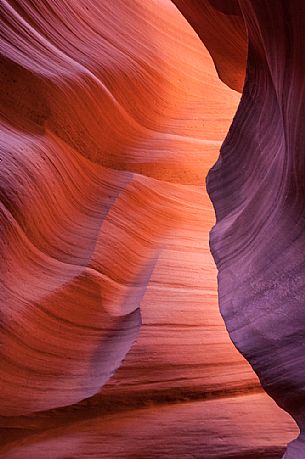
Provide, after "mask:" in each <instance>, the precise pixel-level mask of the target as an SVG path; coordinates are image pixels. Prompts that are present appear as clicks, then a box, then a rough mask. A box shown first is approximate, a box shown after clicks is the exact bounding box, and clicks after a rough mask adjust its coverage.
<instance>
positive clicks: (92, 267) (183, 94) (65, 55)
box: [0, 0, 296, 459]
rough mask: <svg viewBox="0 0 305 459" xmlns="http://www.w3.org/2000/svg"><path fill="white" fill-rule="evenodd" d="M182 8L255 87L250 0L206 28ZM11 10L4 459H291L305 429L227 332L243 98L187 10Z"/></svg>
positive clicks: (12, 3)
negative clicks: (218, 202)
mask: <svg viewBox="0 0 305 459" xmlns="http://www.w3.org/2000/svg"><path fill="white" fill-rule="evenodd" d="M175 3H176V4H177V6H178V7H179V9H180V10H181V11H182V12H183V13H184V14H185V16H186V17H187V19H188V20H190V22H191V24H192V25H193V26H194V27H195V29H196V31H197V32H198V33H199V35H200V37H201V38H202V39H203V41H204V42H205V43H206V46H207V48H208V49H209V51H210V53H211V55H212V57H213V59H214V61H215V62H216V67H217V71H218V73H219V75H220V77H221V78H222V79H223V81H225V82H226V83H227V84H228V85H229V86H231V87H232V88H235V89H238V90H240V89H241V87H242V85H243V80H244V65H245V56H246V45H247V42H246V39H245V28H244V22H243V19H242V17H241V15H240V10H239V9H238V8H237V7H236V4H235V3H233V2H232V3H230V5H229V3H228V2H227V3H226V6H227V8H228V5H229V6H230V8H229V10H228V9H227V8H226V9H225V10H224V9H223V7H222V5H221V2H219V1H216V0H213V2H212V1H211V4H209V5H208V4H207V3H206V5H205V6H206V9H205V10H204V11H205V14H206V16H205V17H206V18H207V19H206V23H205V25H204V27H201V26H200V27H199V25H198V24H197V23H195V22H194V21H195V19H196V16H193V13H192V11H194V10H193V6H195V7H196V8H197V6H196V3H195V2H194V3H192V2H182V1H179V2H178V0H177V1H175ZM189 7H190V8H191V10H190V12H189V13H187V12H186V10H185V9H186V8H189ZM0 10H1V17H2V22H1V25H0V49H1V62H0V65H1V72H0V79H1V86H2V88H3V90H2V91H1V93H0V99H1V120H0V123H1V124H0V132H1V139H0V159H1V161H0V209H1V211H0V215H1V227H0V231H1V238H0V253H1V270H0V280H1V291H0V292H1V293H0V298H1V329H0V339H1V347H0V352H1V362H2V364H1V366H0V408H1V415H2V416H3V417H2V418H1V419H0V422H1V427H2V429H1V431H0V434H1V436H2V437H1V457H3V458H6V459H13V458H17V457H18V458H21V457H22V459H27V458H29V459H30V458H32V457H39V456H40V457H41V458H43V457H44V455H47V454H49V452H50V451H52V454H53V457H54V458H58V459H59V458H60V459H61V458H64V457H68V456H69V457H86V455H87V454H89V453H90V454H92V455H94V454H95V455H96V457H105V459H106V458H107V459H108V458H112V457H113V458H115V457H122V450H123V451H124V453H123V454H124V455H123V457H127V454H129V457H131V456H132V457H135V458H136V457H139V458H149V457H163V456H164V455H169V457H173V458H174V457H188V456H189V455H190V454H192V456H193V457H198V458H202V457H206V458H212V457H214V458H217V459H220V458H227V459H229V458H233V457H234V458H240V459H241V458H242V459H246V458H253V457H257V456H258V455H259V457H266V458H267V457H268V458H271V457H272V458H276V457H278V456H279V454H281V453H282V451H283V448H284V446H285V444H286V443H287V441H289V440H290V439H292V438H293V437H294V436H295V433H296V429H295V426H294V423H293V422H292V421H291V420H290V419H289V417H288V416H286V414H285V413H284V412H282V411H281V410H279V409H278V407H277V406H276V405H274V404H273V403H272V401H271V400H270V399H268V397H267V396H266V395H264V394H263V393H261V389H260V386H259V383H258V380H257V378H256V375H255V374H254V373H253V372H252V370H251V368H250V366H249V365H247V363H246V362H245V361H244V359H242V357H241V356H240V354H239V353H238V352H237V351H236V349H235V348H234V347H233V345H232V343H231V342H230V340H229V337H228V336H227V333H226V330H225V328H224V325H223V323H222V321H221V317H220V315H219V313H218V308H217V292H216V279H215V277H216V276H215V269H214V266H213V263H212V260H211V257H210V256H209V248H208V230H209V228H210V227H211V226H212V224H213V221H214V215H213V210H212V208H211V205H210V202H209V200H208V197H207V195H206V193H205V190H204V189H203V183H204V177H205V175H206V174H207V172H208V169H209V168H210V167H211V165H212V164H213V163H214V162H215V160H216V157H217V155H218V150H219V147H220V144H221V142H222V140H223V138H224V136H225V134H226V132H227V130H228V128H229V124H230V122H231V120H232V117H233V114H234V111H235V110H236V106H237V104H238V102H239V95H238V94H237V93H236V92H234V91H231V90H229V89H228V88H227V87H226V86H225V85H224V84H222V83H221V82H220V81H219V79H218V78H217V75H216V73H215V71H214V65H213V62H212V60H211V58H210V56H209V53H208V51H207V50H206V49H205V48H204V46H203V45H202V43H201V42H200V40H199V39H198V37H197V36H196V34H195V33H194V32H193V30H192V29H191V27H190V26H189V25H188V24H187V21H186V20H185V19H184V18H183V17H182V16H181V15H180V14H179V12H178V10H177V9H176V8H175V6H174V5H173V4H172V3H171V2H170V1H169V0H150V1H147V2H146V1H143V0H116V1H115V2H109V1H108V0H99V1H96V0H77V1H75V0H64V1H62V2H55V1H53V0H50V1H46V2H41V1H40V0H3V1H2V2H1V5H0ZM196 11H197V10H196ZM213 21H214V25H213V27H210V28H207V24H208V23H210V22H213ZM218 27H219V28H222V29H221V30H222V32H221V34H220V36H221V37H222V36H225V35H227V36H229V37H230V40H222V41H218V40H217V37H215V30H217V28H218ZM143 32H144V33H143ZM218 35H219V33H218ZM216 45H217V46H216ZM244 97H245V96H244ZM274 122H275V121H274ZM225 148H226V147H225ZM218 164H219V163H218ZM216 170H217V167H216ZM254 172H255V169H254ZM213 180H214V178H212V175H211V183H210V189H211V193H212V195H213V189H212V188H213ZM219 183H220V182H219V179H218V178H217V177H216V176H215V189H216V188H218V186H219ZM213 199H214V197H213ZM217 199H218V198H217ZM217 216H218V214H217ZM216 228H217V226H216ZM215 232H217V229H215ZM214 234H216V233H214ZM140 306H141V311H142V316H143V327H142V328H141V331H140V333H139V330H140V322H141V317H140V309H139V308H140ZM137 336H138V340H137V343H136V345H135V346H134V347H133V348H132V350H131V352H130V353H129V354H128V356H127V357H126V360H125V362H124V363H123V364H122V365H121V363H122V360H123V359H124V357H125V356H126V354H127V352H128V351H129V349H130V347H131V345H132V343H133V342H134V341H135V339H136V337H137ZM120 365H121V367H120V369H119V371H118V372H117V373H116V374H115V375H114V377H113V378H112V379H110V381H109V383H108V384H106V385H105V386H104V388H103V391H102V392H101V393H99V390H100V388H101V387H102V386H103V385H104V384H105V383H106V382H107V381H108V380H109V378H110V376H111V375H112V373H113V372H114V371H115V369H117V368H118V367H119V366H120ZM94 394H97V395H95V397H93V398H91V399H89V400H88V401H84V402H81V401H82V400H83V399H86V398H88V397H90V396H92V395H94ZM207 399H209V400H207ZM185 401H188V402H189V403H183V404H182V402H185ZM78 402H81V403H78ZM169 402H171V403H169ZM172 402H175V404H172ZM77 403H78V404H77ZM73 404H74V405H73ZM152 404H155V406H154V407H151V406H150V405H152ZM69 405H70V406H69ZM71 405H72V406H71ZM147 405H149V406H147ZM160 405H163V406H160ZM63 406H66V408H62V409H58V408H59V407H63ZM53 408H54V410H52V409H53ZM135 408H137V410H135ZM42 410H49V411H45V412H43V413H36V412H39V411H42ZM101 412H102V416H101ZM19 415H23V416H19ZM25 415H26V416H25ZM274 418H276V419H277V421H278V423H277V425H276V426H275V427H274V425H273V419H274ZM258 419H260V422H257V420H258ZM204 421H205V422H204ZM266 432H268V434H267V435H268V438H266ZM118 434H119V435H120V438H119V439H118V437H117V436H118ZM113 437H115V438H116V440H117V441H116V442H113ZM250 437H251V438H252V437H253V438H252V439H251V438H250ZM100 438H102V439H103V441H102V442H101V440H100ZM109 438H110V439H111V441H110V440H109ZM131 438H132V441H131V440H130V439H131ZM89 445H91V446H89ZM92 445H93V446H92ZM152 445H154V447H155V452H151V449H152ZM196 454H197V456H196Z"/></svg>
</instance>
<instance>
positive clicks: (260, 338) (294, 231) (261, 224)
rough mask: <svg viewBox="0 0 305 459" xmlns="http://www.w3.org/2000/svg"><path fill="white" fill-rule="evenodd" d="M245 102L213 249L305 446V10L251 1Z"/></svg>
mask: <svg viewBox="0 0 305 459" xmlns="http://www.w3.org/2000/svg"><path fill="white" fill-rule="evenodd" d="M239 3H240V7H241V10H242V13H243V16H244V20H245V23H246V27H247V29H248V34H249V56H248V65H247V77H246V84H245V87H244V90H243V96H242V99H241V102H240V105H239V109H238V112H237V114H236V116H235V119H234V121H233V124H232V126H231V128H230V132H229V134H228V136H227V138H226V140H225V143H224V145H223V147H222V149H221V155H220V158H219V159H218V161H217V163H216V165H215V166H214V167H213V169H212V170H211V172H210V173H209V175H208V191H209V193H210V196H211V199H212V201H213V203H214V206H215V209H216V216H217V224H216V226H215V227H214V229H213V231H212V233H211V248H212V252H213V255H214V258H215V260H216V263H217V267H218V269H219V276H218V280H219V301H220V307H221V312H222V315H223V317H224V319H225V322H226V326H227V329H228V331H229V333H230V336H231V338H232V340H233V341H234V343H235V344H236V346H237V347H238V349H239V350H240V351H241V352H242V353H243V355H244V356H245V357H246V358H247V360H248V361H249V362H250V363H251V365H252V366H253V368H254V369H255V371H256V373H257V374H258V376H259V379H260V381H261V383H262V385H263V387H264V389H265V390H266V391H267V393H268V394H270V395H271V396H272V397H273V398H274V399H275V400H276V401H277V403H278V404H279V405H280V406H281V407H282V408H284V409H285V410H286V411H288V412H289V413H290V414H291V415H292V416H293V417H294V419H295V420H296V421H297V423H298V425H299V427H300V429H301V436H300V437H299V439H298V440H297V441H296V442H295V443H293V444H292V445H290V446H289V448H288V451H287V453H286V455H285V458H286V457H287V458H293V459H296V458H303V457H305V442H304V433H303V429H304V392H305V390H304V389H305V373H304V358H305V357H304V356H305V354H304V337H305V327H304V216H305V213H304V196H305V193H304V191H305V189H304V127H305V126H304V119H305V118H304V111H305V97H304V70H305V68H304V67H305V61H304V43H305V29H304V19H305V4H304V2H302V1H298V0H293V1H289V2H286V1H267V0H266V1H264V0H257V1H248V0H243V1H241V2H239Z"/></svg>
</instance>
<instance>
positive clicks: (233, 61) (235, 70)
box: [173, 0, 248, 92]
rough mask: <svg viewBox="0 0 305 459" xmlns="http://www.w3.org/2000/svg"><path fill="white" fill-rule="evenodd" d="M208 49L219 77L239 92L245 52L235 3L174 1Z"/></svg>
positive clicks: (228, 0) (242, 27) (241, 21)
mask: <svg viewBox="0 0 305 459" xmlns="http://www.w3.org/2000/svg"><path fill="white" fill-rule="evenodd" d="M173 3H175V5H176V6H177V8H179V10H180V11H181V13H182V14H183V15H184V16H185V18H186V19H187V20H188V22H189V23H190V24H191V25H192V27H193V28H194V30H195V31H196V32H197V33H198V35H199V37H200V39H201V40H202V41H203V43H204V44H205V46H206V47H207V49H208V50H209V52H210V54H211V56H212V58H213V61H214V64H215V67H216V70H217V73H218V75H219V77H220V78H221V79H222V80H223V81H224V82H225V83H226V84H227V85H228V86H229V87H230V88H232V89H235V90H236V91H239V92H242V88H243V84H244V79H245V69H246V60H247V50H248V39H247V33H246V28H245V23H244V19H243V16H242V13H241V10H240V7H239V2H238V0H191V1H190V0H173Z"/></svg>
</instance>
